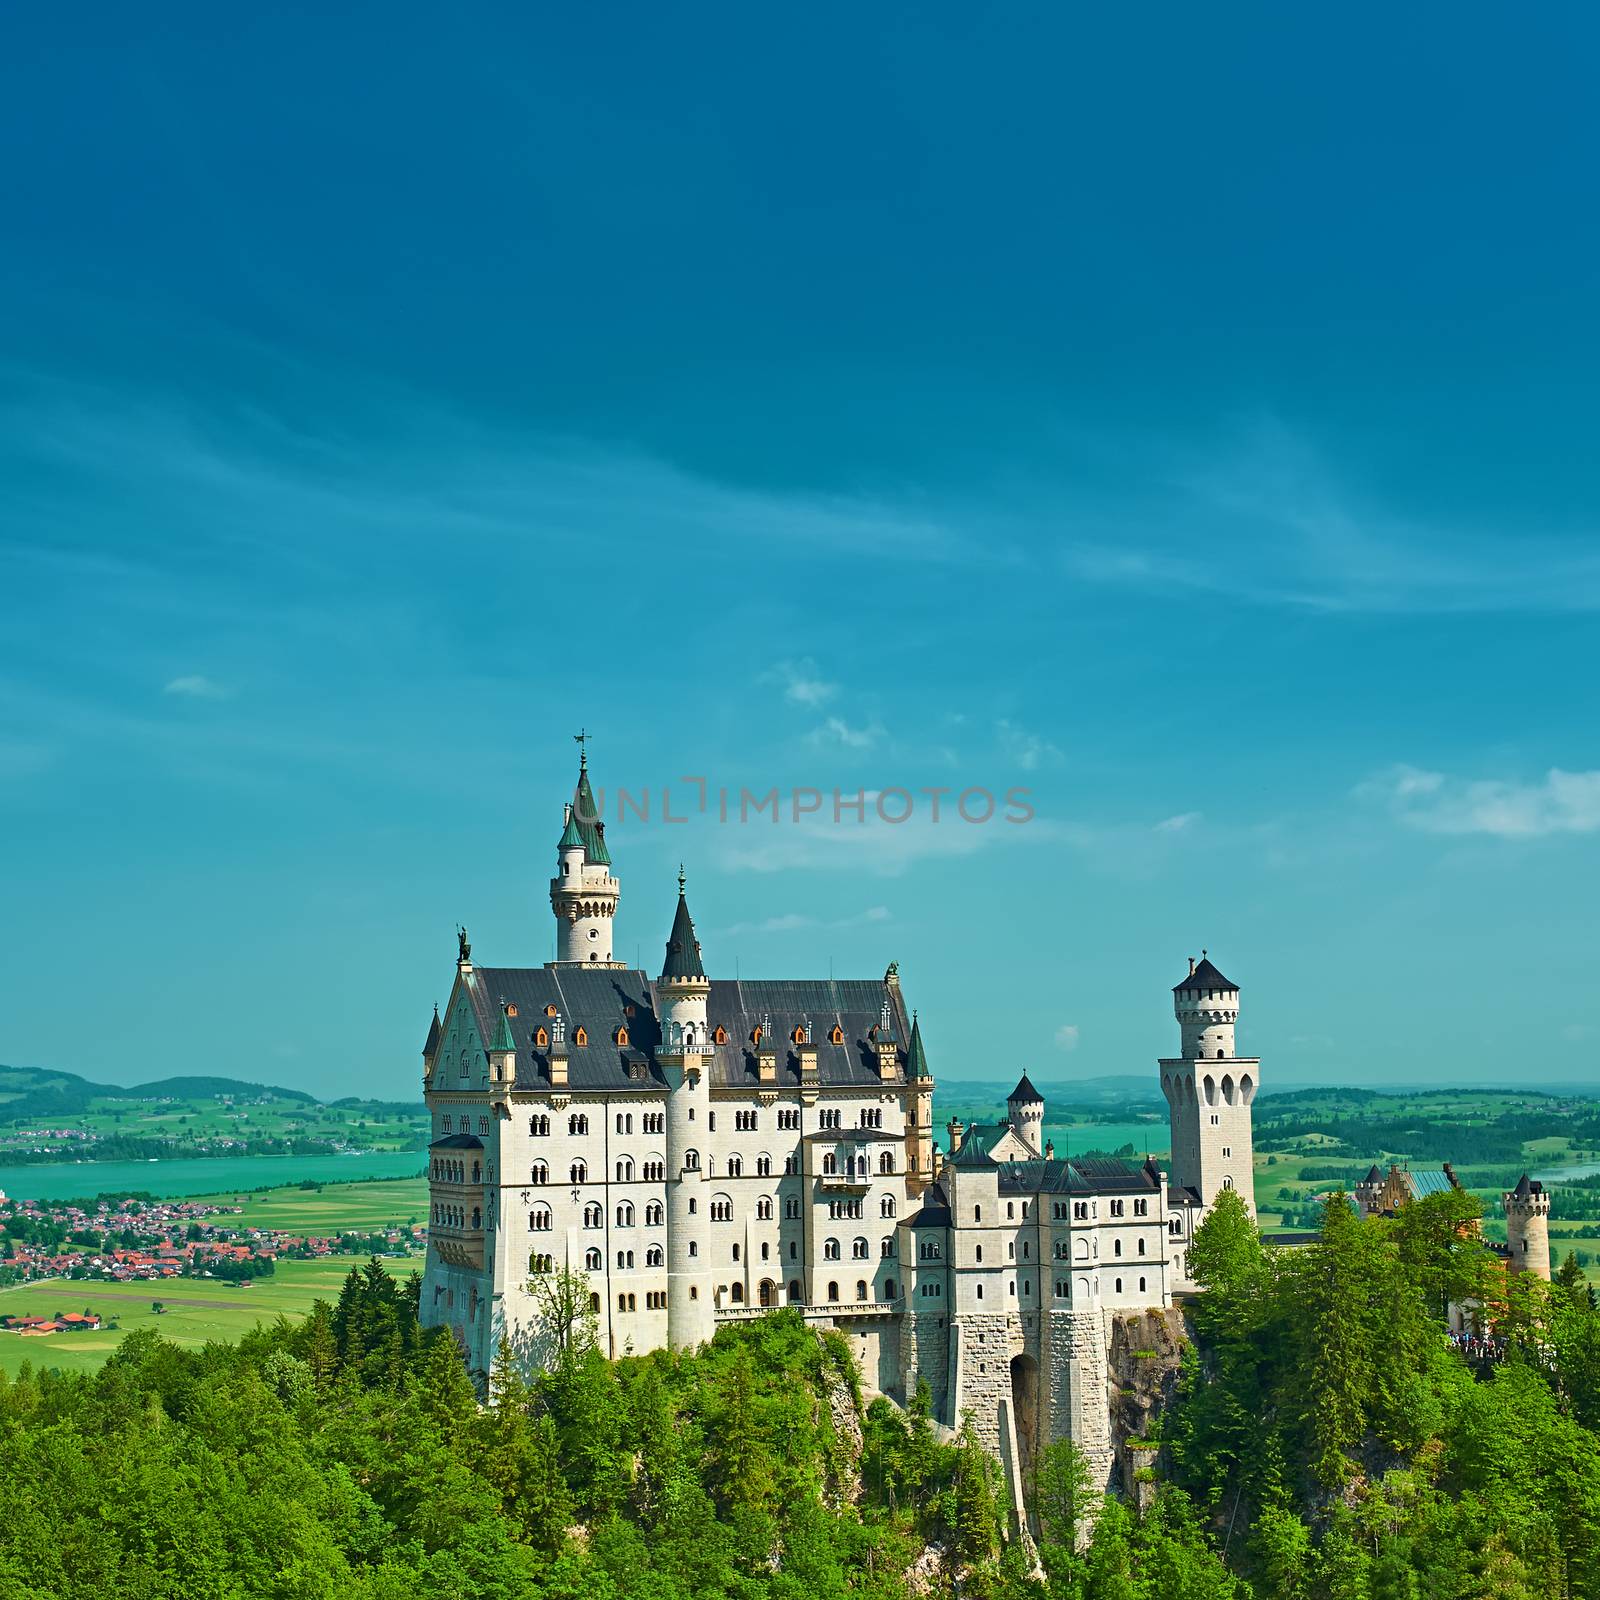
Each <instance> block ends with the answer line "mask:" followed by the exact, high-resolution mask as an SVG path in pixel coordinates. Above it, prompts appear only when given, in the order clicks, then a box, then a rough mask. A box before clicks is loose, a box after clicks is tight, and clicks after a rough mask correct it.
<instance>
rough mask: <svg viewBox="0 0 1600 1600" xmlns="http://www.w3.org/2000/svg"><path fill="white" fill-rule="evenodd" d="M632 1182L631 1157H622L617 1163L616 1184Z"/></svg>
mask: <svg viewBox="0 0 1600 1600" xmlns="http://www.w3.org/2000/svg"><path fill="white" fill-rule="evenodd" d="M632 1181H633V1157H632V1156H623V1157H622V1159H621V1160H620V1161H618V1162H617V1182H618V1183H631V1182H632Z"/></svg>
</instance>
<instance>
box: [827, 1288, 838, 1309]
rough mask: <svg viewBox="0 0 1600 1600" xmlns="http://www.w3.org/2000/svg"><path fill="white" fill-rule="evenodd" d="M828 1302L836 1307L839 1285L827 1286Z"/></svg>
mask: <svg viewBox="0 0 1600 1600" xmlns="http://www.w3.org/2000/svg"><path fill="white" fill-rule="evenodd" d="M828 1300H829V1302H830V1303H831V1304H833V1305H837V1304H838V1303H839V1285H838V1284H836V1283H830V1284H829V1285H828Z"/></svg>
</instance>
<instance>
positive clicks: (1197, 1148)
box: [1160, 951, 1261, 1215]
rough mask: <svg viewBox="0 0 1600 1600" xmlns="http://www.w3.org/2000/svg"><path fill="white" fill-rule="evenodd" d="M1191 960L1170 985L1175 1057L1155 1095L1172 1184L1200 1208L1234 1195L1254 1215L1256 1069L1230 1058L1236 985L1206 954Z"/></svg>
mask: <svg viewBox="0 0 1600 1600" xmlns="http://www.w3.org/2000/svg"><path fill="white" fill-rule="evenodd" d="M1201 957H1202V959H1201V960H1200V961H1199V962H1198V963H1196V962H1195V961H1194V959H1193V958H1192V957H1191V958H1190V961H1189V971H1188V975H1187V976H1186V977H1183V978H1180V979H1179V980H1178V982H1177V983H1175V984H1174V985H1173V986H1172V1011H1173V1015H1174V1016H1175V1017H1176V1018H1177V1019H1178V1027H1179V1041H1180V1044H1179V1047H1180V1049H1181V1051H1182V1054H1181V1055H1178V1056H1175V1057H1172V1058H1171V1059H1169V1060H1163V1061H1162V1062H1161V1063H1160V1065H1161V1092H1162V1094H1163V1095H1165V1096H1166V1100H1167V1107H1168V1110H1169V1112H1170V1115H1171V1121H1172V1173H1171V1177H1172V1183H1173V1186H1174V1187H1175V1188H1178V1189H1189V1190H1192V1191H1193V1192H1194V1193H1195V1194H1196V1195H1197V1196H1198V1197H1199V1200H1200V1203H1201V1205H1202V1206H1206V1207H1209V1206H1211V1205H1212V1204H1214V1203H1215V1201H1216V1198H1217V1196H1218V1194H1219V1193H1221V1192H1222V1191H1223V1190H1224V1189H1234V1190H1236V1191H1237V1192H1238V1193H1239V1195H1240V1196H1241V1197H1242V1198H1243V1200H1244V1203H1245V1207H1246V1209H1247V1210H1248V1211H1249V1212H1250V1213H1251V1214H1252V1215H1254V1213H1255V1209H1256V1198H1255V1177H1254V1172H1253V1166H1252V1160H1253V1141H1252V1138H1251V1127H1250V1122H1251V1112H1250V1106H1251V1102H1252V1101H1254V1099H1255V1097H1256V1089H1257V1087H1258V1086H1259V1084H1260V1082H1261V1063H1260V1061H1259V1060H1257V1059H1256V1058H1255V1057H1254V1056H1237V1055H1235V1054H1234V1053H1233V1052H1234V1024H1235V1023H1236V1022H1237V1021H1238V1018H1239V986H1238V984H1236V983H1234V982H1232V981H1231V980H1229V979H1227V978H1225V977H1223V975H1222V974H1221V973H1220V972H1219V971H1218V970H1217V968H1216V967H1215V966H1214V965H1213V964H1212V962H1211V960H1210V958H1209V957H1207V956H1206V955H1205V952H1204V951H1202V952H1201Z"/></svg>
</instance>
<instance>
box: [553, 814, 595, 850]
mask: <svg viewBox="0 0 1600 1600" xmlns="http://www.w3.org/2000/svg"><path fill="white" fill-rule="evenodd" d="M575 845H576V846H577V847H578V848H579V849H580V850H585V851H587V848H588V847H587V846H586V845H585V844H584V842H583V832H582V830H581V829H580V828H579V827H578V814H577V812H576V811H574V810H573V808H572V807H571V806H568V807H567V825H566V827H564V828H563V829H562V830H561V840H560V843H558V844H557V845H556V850H557V853H559V852H561V851H563V850H571V849H572V848H573V847H574V846H575Z"/></svg>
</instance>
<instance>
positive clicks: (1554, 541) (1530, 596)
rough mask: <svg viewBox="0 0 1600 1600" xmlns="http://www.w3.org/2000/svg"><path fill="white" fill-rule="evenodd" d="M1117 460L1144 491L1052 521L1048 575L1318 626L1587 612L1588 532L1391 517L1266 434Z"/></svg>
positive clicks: (1596, 588)
mask: <svg viewBox="0 0 1600 1600" xmlns="http://www.w3.org/2000/svg"><path fill="white" fill-rule="evenodd" d="M1111 450H1112V447H1111V446H1110V445H1109V444H1108V443H1102V444H1101V446H1100V447H1099V450H1098V453H1099V454H1100V455H1102V456H1105V455H1108V454H1109V453H1110V452H1111ZM1123 454H1124V457H1125V459H1124V462H1123V467H1124V475H1125V477H1126V478H1127V480H1128V481H1129V482H1130V483H1134V482H1138V483H1143V484H1145V485H1147V486H1148V487H1146V488H1144V489H1143V490H1135V489H1124V490H1122V491H1121V492H1120V493H1118V494H1117V495H1115V496H1114V497H1108V498H1106V499H1105V500H1104V501H1103V503H1099V504H1096V503H1094V502H1092V501H1088V500H1086V499H1084V498H1083V497H1081V496H1079V497H1076V498H1075V499H1074V500H1072V501H1071V502H1069V503H1066V504H1064V505H1063V506H1062V508H1061V519H1062V521H1063V522H1064V523H1067V524H1069V525H1070V526H1071V527H1072V528H1073V529H1074V531H1073V532H1072V533H1071V534H1070V535H1068V536H1067V537H1066V538H1064V539H1062V540H1061V541H1060V543H1059V545H1058V560H1059V565H1060V569H1061V570H1062V572H1064V573H1065V574H1066V575H1067V576H1068V577H1069V578H1071V579H1074V580H1076V581H1078V582H1080V583H1086V584H1094V585H1099V586H1106V587H1118V588H1127V589H1137V590H1144V591H1153V592H1167V593H1171V594H1182V593H1190V594H1201V595H1216V596H1219V597H1224V598H1228V599H1232V600H1239V601H1244V602H1246V603H1249V604H1254V605H1265V606H1287V607H1291V608H1295V609H1300V610H1312V611H1323V612H1332V613H1341V612H1343V613H1369V614H1370V613H1387V614H1402V615H1408V614H1474V613H1488V612H1501V613H1505V612H1525V613H1540V612H1568V613H1570V612H1590V611H1596V610H1600V551H1597V547H1596V541H1595V539H1594V537H1593V534H1592V532H1588V531H1585V532H1584V533H1583V534H1582V535H1581V536H1577V537H1569V538H1556V537H1550V536H1546V535H1542V534H1541V533H1540V531H1539V530H1538V529H1536V528H1527V527H1522V528H1513V529H1510V530H1505V529H1500V528H1490V529H1480V528H1474V527H1471V526H1462V525H1459V524H1457V523H1453V522H1450V523H1447V522H1444V521H1440V520H1437V519H1429V518H1427V517H1425V516H1414V515H1410V514H1407V513H1405V512H1401V511H1397V510H1396V509H1394V508H1393V507H1391V506H1387V505H1384V504H1382V503H1381V502H1380V501H1378V500H1377V499H1375V498H1374V497H1372V496H1370V495H1368V494H1364V493H1363V492H1362V491H1361V490H1360V489H1359V488H1358V487H1354V486H1352V484H1351V483H1349V482H1347V481H1345V480H1344V479H1343V478H1342V477H1341V475H1340V474H1339V473H1338V472H1337V471H1336V470H1335V469H1334V468H1333V467H1332V466H1331V465H1330V464H1329V463H1328V462H1327V461H1326V460H1325V459H1324V458H1323V456H1322V454H1321V453H1320V452H1319V450H1318V449H1317V448H1316V446H1315V444H1314V443H1313V442H1312V441H1311V440H1310V439H1308V438H1306V437H1304V436H1303V435H1301V434H1299V433H1297V432H1296V431H1295V430H1294V429H1293V428H1291V427H1289V426H1286V425H1285V424H1284V423H1282V422H1281V421H1279V420H1278V419H1275V418H1266V419H1263V420H1258V421H1257V422H1255V423H1253V424H1251V425H1249V426H1247V427H1245V428H1243V429H1241V430H1237V431H1236V433H1235V435H1234V437H1233V438H1231V439H1229V440H1224V441H1222V442H1221V443H1220V444H1219V443H1212V444H1208V445H1195V444H1189V445H1184V446H1179V447H1176V448H1174V447H1171V446H1167V445H1161V444H1139V443H1135V444H1134V445H1133V446H1132V447H1131V448H1129V447H1126V446H1125V447H1124V449H1123ZM1042 492H1043V493H1045V494H1048V491H1042ZM1197 552H1198V553H1197ZM1513 555H1514V559H1513Z"/></svg>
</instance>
